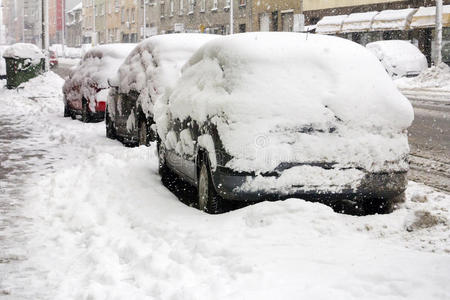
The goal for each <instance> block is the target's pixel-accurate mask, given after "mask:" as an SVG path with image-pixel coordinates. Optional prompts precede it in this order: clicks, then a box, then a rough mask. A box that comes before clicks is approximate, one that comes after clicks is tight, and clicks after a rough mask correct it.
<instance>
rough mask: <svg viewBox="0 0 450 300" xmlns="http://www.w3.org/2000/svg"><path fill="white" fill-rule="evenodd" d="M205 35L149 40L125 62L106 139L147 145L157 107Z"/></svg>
mask: <svg viewBox="0 0 450 300" xmlns="http://www.w3.org/2000/svg"><path fill="white" fill-rule="evenodd" d="M216 37H217V36H215V35H209V34H208V35H206V34H170V35H159V36H154V37H151V38H148V39H146V40H145V41H143V42H141V43H140V44H138V45H137V46H136V48H135V49H134V50H133V51H132V52H131V53H130V54H129V56H128V57H127V58H126V59H125V61H124V63H123V64H122V65H121V66H120V68H119V70H118V72H117V76H115V77H113V78H111V79H110V80H109V84H110V86H111V89H110V92H109V96H108V105H107V111H106V120H105V122H106V135H107V137H109V138H117V139H119V140H121V141H123V142H124V143H125V144H131V145H136V144H138V145H148V143H149V141H150V139H152V137H151V136H150V132H151V130H150V127H151V126H152V124H154V120H153V117H154V112H153V106H154V103H155V102H156V101H157V100H158V99H159V98H161V97H163V96H164V94H165V93H166V92H167V91H170V90H171V89H172V88H173V86H174V84H175V82H176V81H177V79H178V78H179V77H180V74H181V67H182V66H183V65H184V63H185V62H186V61H187V60H188V59H189V58H190V57H191V55H192V54H193V53H194V52H195V51H196V50H197V49H198V48H200V47H201V46H202V45H203V44H205V43H206V42H208V41H211V40H212V39H214V38H216Z"/></svg>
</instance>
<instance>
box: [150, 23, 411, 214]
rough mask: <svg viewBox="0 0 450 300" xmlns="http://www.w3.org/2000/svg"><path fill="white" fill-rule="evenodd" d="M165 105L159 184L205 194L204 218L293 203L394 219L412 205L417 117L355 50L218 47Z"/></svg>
mask: <svg viewBox="0 0 450 300" xmlns="http://www.w3.org/2000/svg"><path fill="white" fill-rule="evenodd" d="M255 49H257V51H255ZM163 100H164V101H163ZM163 100H162V101H158V102H157V103H156V106H155V111H156V114H155V115H156V128H157V133H158V143H157V149H158V157H159V170H160V174H161V176H162V177H163V181H166V180H167V178H170V177H171V176H173V174H174V173H175V174H177V175H178V176H180V177H181V178H182V179H183V180H184V181H187V182H189V183H191V184H192V185H193V186H194V187H197V190H198V206H199V208H200V209H202V210H204V211H206V212H208V213H218V212H221V211H223V208H224V203H225V202H226V201H238V202H239V201H241V202H254V201H262V200H271V199H272V200H276V199H286V198H290V197H298V198H301V199H306V200H311V201H321V202H324V203H326V204H329V205H331V206H332V207H333V208H334V209H335V210H337V211H342V210H343V207H345V208H346V211H347V212H350V211H349V210H347V209H348V208H350V209H351V212H352V213H355V214H363V213H371V212H387V211H389V210H390V208H391V207H392V206H391V205H392V204H393V203H395V201H398V200H399V199H401V198H402V195H404V194H403V192H404V190H405V188H406V183H407V179H406V173H407V171H408V162H407V156H408V153H409V146H408V137H407V128H408V127H409V126H410V125H411V122H412V120H413V110H412V107H411V104H410V103H409V101H408V100H407V99H406V98H405V97H404V96H403V95H402V94H401V93H400V92H399V91H398V90H397V88H396V87H395V85H394V83H393V81H392V80H391V79H390V78H389V76H388V75H387V74H386V72H385V71H384V69H383V68H382V66H381V65H380V63H379V62H378V61H377V59H376V58H375V57H374V56H373V55H372V54H371V53H370V52H369V51H368V50H366V49H365V48H364V47H361V46H360V45H358V44H356V43H353V42H350V41H348V40H345V39H341V38H336V37H330V36H321V35H306V34H300V33H295V34H294V33H279V32H278V33H275V32H272V33H269V32H265V33H245V34H236V35H230V36H225V37H221V38H218V39H216V40H214V41H211V42H209V43H207V44H206V45H204V46H203V47H202V48H200V49H199V50H198V51H197V52H196V53H194V54H193V56H192V57H191V58H190V60H189V61H188V62H187V63H186V65H185V66H184V67H183V74H182V76H181V78H180V80H179V81H178V82H177V84H176V86H175V87H174V89H173V91H172V92H171V93H170V94H169V95H168V96H167V97H164V98H163ZM165 179H166V180H165Z"/></svg>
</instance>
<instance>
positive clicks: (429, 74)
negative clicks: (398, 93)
mask: <svg viewBox="0 0 450 300" xmlns="http://www.w3.org/2000/svg"><path fill="white" fill-rule="evenodd" d="M395 83H396V84H397V86H398V87H399V88H401V89H414V88H425V89H428V88H430V89H435V88H437V89H443V90H449V91H450V67H449V66H448V65H447V64H446V63H441V64H440V65H438V66H432V67H431V68H429V69H426V70H424V71H423V72H422V73H420V74H419V76H417V77H414V78H402V79H399V80H396V81H395Z"/></svg>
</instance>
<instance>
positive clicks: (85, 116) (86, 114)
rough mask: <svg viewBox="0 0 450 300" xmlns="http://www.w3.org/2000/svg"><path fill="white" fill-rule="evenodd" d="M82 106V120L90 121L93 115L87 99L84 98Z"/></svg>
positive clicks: (84, 121)
mask: <svg viewBox="0 0 450 300" xmlns="http://www.w3.org/2000/svg"><path fill="white" fill-rule="evenodd" d="M82 101H83V102H82V108H81V122H83V123H89V122H90V121H91V116H90V115H89V108H88V103H87V100H86V99H84V98H83V100H82Z"/></svg>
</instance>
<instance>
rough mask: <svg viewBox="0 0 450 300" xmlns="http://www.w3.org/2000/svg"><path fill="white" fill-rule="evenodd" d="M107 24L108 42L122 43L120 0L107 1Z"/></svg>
mask: <svg viewBox="0 0 450 300" xmlns="http://www.w3.org/2000/svg"><path fill="white" fill-rule="evenodd" d="M105 6H106V9H105V10H106V11H105V18H106V20H105V23H106V31H105V32H106V42H107V43H120V42H121V41H122V34H121V22H120V7H121V1H120V0H106V1H105Z"/></svg>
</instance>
